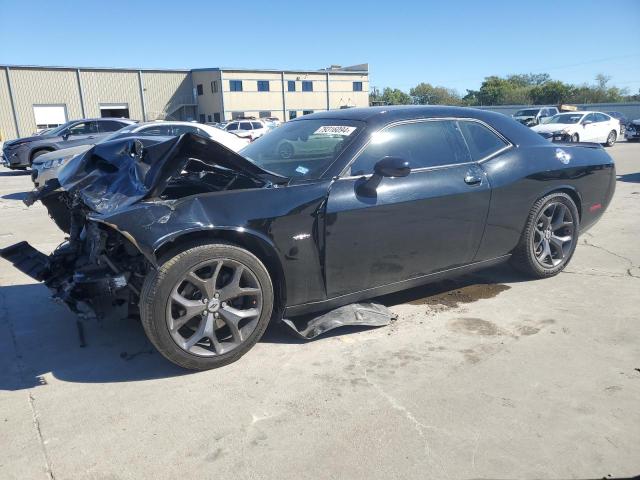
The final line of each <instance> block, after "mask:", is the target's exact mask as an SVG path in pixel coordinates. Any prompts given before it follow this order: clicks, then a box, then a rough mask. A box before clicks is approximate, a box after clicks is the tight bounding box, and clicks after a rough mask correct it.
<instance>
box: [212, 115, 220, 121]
mask: <svg viewBox="0 0 640 480" xmlns="http://www.w3.org/2000/svg"><path fill="white" fill-rule="evenodd" d="M213 121H214V122H216V123H220V114H219V113H218V112H216V113H214V114H213Z"/></svg>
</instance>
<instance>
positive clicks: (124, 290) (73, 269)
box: [0, 204, 150, 319]
mask: <svg viewBox="0 0 640 480" xmlns="http://www.w3.org/2000/svg"><path fill="white" fill-rule="evenodd" d="M56 213H57V214H60V212H56ZM89 213H90V212H89V211H88V209H87V208H86V207H83V206H81V205H79V204H77V205H75V206H74V207H72V209H71V210H70V212H68V214H67V215H66V217H68V218H65V219H63V220H60V219H59V220H58V221H56V223H64V222H68V224H69V231H68V233H69V236H68V238H67V240H66V241H65V242H64V243H62V244H61V245H60V246H59V247H58V248H56V249H55V250H54V252H53V253H52V254H51V255H48V256H47V255H45V254H43V253H41V252H40V251H38V250H36V249H35V248H33V247H32V246H31V245H29V244H28V243H27V242H20V243H17V244H15V245H12V246H10V247H7V248H5V249H2V250H1V251H0V255H1V256H2V257H3V258H5V259H6V260H8V261H10V262H11V263H13V265H14V266H15V267H16V268H18V269H19V270H20V271H22V272H23V273H25V274H27V275H29V276H31V277H32V278H34V279H36V280H38V281H40V282H44V284H45V285H46V286H47V287H48V288H49V290H51V292H52V294H53V298H54V299H56V300H59V301H61V302H64V303H65V304H66V305H67V306H68V307H69V308H70V309H71V310H72V311H73V312H74V313H76V314H78V316H80V317H81V318H84V319H101V318H103V317H104V316H106V314H107V313H112V314H117V313H122V314H124V315H128V314H129V313H131V312H134V313H136V312H137V304H138V299H139V295H140V289H141V287H142V283H143V281H144V277H145V275H146V274H147V272H148V269H149V268H150V265H149V262H148V261H147V260H146V259H145V258H144V257H143V256H142V255H141V254H140V252H139V251H138V250H137V249H136V248H135V247H134V246H133V244H132V243H131V242H130V241H128V240H127V239H126V238H124V237H123V236H122V235H121V234H119V233H118V232H116V231H115V230H111V229H108V228H105V227H104V226H103V225H101V224H99V223H97V222H94V221H90V220H89V219H88V214H89ZM54 218H55V217H54Z"/></svg>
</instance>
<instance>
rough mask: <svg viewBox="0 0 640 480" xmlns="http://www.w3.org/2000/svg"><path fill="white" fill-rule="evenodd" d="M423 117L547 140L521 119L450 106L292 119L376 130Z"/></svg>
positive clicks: (517, 138)
mask: <svg viewBox="0 0 640 480" xmlns="http://www.w3.org/2000/svg"><path fill="white" fill-rule="evenodd" d="M420 118H472V119H476V120H480V121H482V122H485V123H487V124H488V125H490V126H491V127H493V128H495V129H496V130H497V131H498V132H500V133H501V134H502V135H504V136H505V137H506V138H507V139H509V140H510V141H511V142H512V143H514V144H520V143H528V144H532V143H545V142H546V140H544V139H542V138H541V137H540V135H538V134H536V133H534V132H533V131H531V129H530V128H528V127H525V126H524V125H522V124H521V123H520V122H517V121H515V120H513V119H512V118H511V117H508V116H506V115H504V114H503V113H497V112H492V111H489V110H480V109H478V108H470V107H450V106H443V105H394V106H383V107H363V108H345V109H341V110H325V111H322V112H316V113H312V114H309V115H304V116H302V117H299V118H296V119H295V120H292V121H293V122H298V121H304V120H306V119H327V120H330V119H336V120H337V119H341V120H355V121H361V122H365V123H366V124H367V126H368V127H370V128H373V129H376V128H381V127H383V126H385V125H388V124H390V123H395V122H401V121H404V120H414V119H420Z"/></svg>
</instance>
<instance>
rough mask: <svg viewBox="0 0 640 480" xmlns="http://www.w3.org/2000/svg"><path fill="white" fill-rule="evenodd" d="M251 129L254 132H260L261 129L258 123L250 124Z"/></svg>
mask: <svg viewBox="0 0 640 480" xmlns="http://www.w3.org/2000/svg"><path fill="white" fill-rule="evenodd" d="M251 127H252V128H253V129H254V130H260V129H261V128H263V127H262V124H261V123H260V122H251Z"/></svg>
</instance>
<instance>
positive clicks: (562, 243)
mask: <svg viewBox="0 0 640 480" xmlns="http://www.w3.org/2000/svg"><path fill="white" fill-rule="evenodd" d="M578 227H579V217H578V209H577V208H576V204H575V203H574V202H573V200H572V199H571V197H570V196H569V195H567V194H566V193H552V194H550V195H547V196H546V197H543V198H541V199H540V200H538V201H537V202H536V203H535V204H534V205H533V207H532V208H531V211H530V213H529V217H528V218H527V223H526V224H525V228H524V231H523V232H522V236H521V237H520V243H519V244H518V246H517V247H516V249H515V250H514V252H513V255H512V257H511V263H512V265H513V266H514V267H516V268H517V269H518V270H520V271H521V272H523V273H525V274H527V275H529V276H532V277H535V278H545V277H552V276H554V275H557V274H558V273H560V272H561V271H562V270H563V269H564V267H566V266H567V264H568V263H569V261H570V260H571V257H572V256H573V252H574V251H575V249H576V245H577V244H578Z"/></svg>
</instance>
